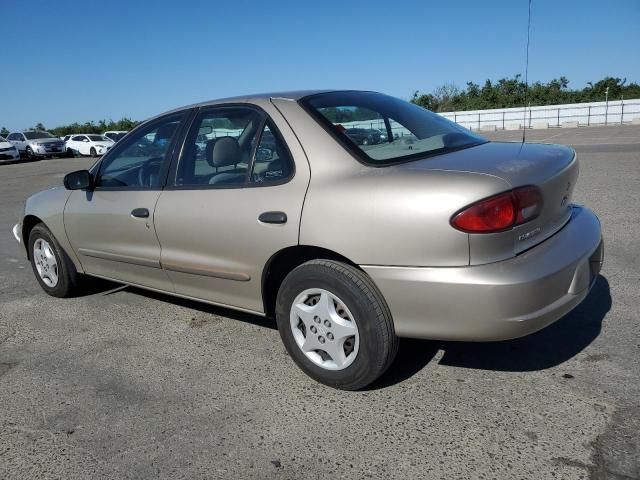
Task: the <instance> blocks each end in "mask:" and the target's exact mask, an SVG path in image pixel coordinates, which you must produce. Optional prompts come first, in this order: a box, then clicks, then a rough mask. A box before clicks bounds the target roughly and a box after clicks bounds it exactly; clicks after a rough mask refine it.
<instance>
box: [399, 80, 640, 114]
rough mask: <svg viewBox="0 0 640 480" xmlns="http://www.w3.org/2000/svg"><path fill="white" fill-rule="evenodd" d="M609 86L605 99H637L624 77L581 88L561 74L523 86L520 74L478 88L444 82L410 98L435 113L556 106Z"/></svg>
mask: <svg viewBox="0 0 640 480" xmlns="http://www.w3.org/2000/svg"><path fill="white" fill-rule="evenodd" d="M607 88H609V99H611V100H613V99H616V100H617V99H620V98H622V97H624V98H625V99H631V98H640V85H638V84H637V83H627V81H626V79H624V78H617V77H605V78H603V79H602V80H599V81H597V82H595V83H589V84H588V85H587V87H585V88H583V89H581V90H572V89H571V88H569V79H568V78H567V77H565V76H560V77H558V78H554V79H552V80H550V81H549V82H547V83H542V82H534V83H532V84H530V85H529V86H528V88H527V86H526V85H525V83H524V82H523V81H522V77H521V76H520V75H514V76H513V77H511V78H501V79H498V80H497V81H495V82H494V81H491V80H490V79H488V80H486V81H485V83H484V84H483V85H482V87H481V86H480V85H478V84H476V83H473V82H467V84H466V87H465V88H464V89H459V88H457V87H456V86H455V85H452V84H445V85H443V86H440V87H437V88H435V89H434V90H433V92H431V93H421V92H420V91H416V92H415V93H414V94H413V97H412V98H411V101H412V102H413V103H415V104H417V105H420V106H422V107H425V108H428V109H429V110H433V111H436V112H445V111H459V110H483V109H488V108H507V107H521V106H523V105H524V104H525V92H526V103H528V104H531V105H558V104H563V103H580V102H593V101H603V100H604V99H605V92H606V91H607Z"/></svg>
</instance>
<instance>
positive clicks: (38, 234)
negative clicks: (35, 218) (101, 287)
mask: <svg viewBox="0 0 640 480" xmlns="http://www.w3.org/2000/svg"><path fill="white" fill-rule="evenodd" d="M36 242H38V245H37V246H36ZM47 247H48V248H47ZM36 248H38V251H36V252H35V254H34V250H36ZM47 253H49V255H46V254H47ZM51 256H53V258H54V260H55V269H54V268H53V266H52V265H53V263H52V261H51V260H50V258H51ZM29 258H30V259H31V267H32V268H33V273H34V274H35V276H36V280H38V283H39V284H40V286H41V287H42V289H43V290H44V291H45V292H46V293H48V294H49V295H51V296H53V297H59V298H64V297H72V296H74V295H75V294H76V293H77V292H78V291H79V288H78V278H79V275H78V272H77V271H76V268H75V266H74V265H73V262H72V261H71V259H70V258H69V257H68V256H67V254H66V253H65V251H64V250H63V249H62V248H61V247H60V245H59V244H58V242H57V240H56V239H55V237H54V236H53V235H52V234H51V232H50V231H49V229H48V228H47V227H46V226H45V225H44V224H43V223H39V224H37V225H36V226H35V227H33V229H31V233H30V234H29ZM46 259H49V261H48V262H47V261H46ZM45 263H46V264H47V265H46V267H45V265H44V264H45ZM38 264H40V265H38ZM39 268H40V269H43V268H47V270H48V272H46V274H48V275H49V277H48V281H47V277H46V276H45V277H44V278H43V275H42V274H41V273H40V272H39V271H38V269H39ZM54 271H55V276H56V277H57V281H56V282H55V284H52V283H53V282H52V281H51V279H52V278H51V277H52V275H53V273H51V272H54ZM46 274H45V275H46Z"/></svg>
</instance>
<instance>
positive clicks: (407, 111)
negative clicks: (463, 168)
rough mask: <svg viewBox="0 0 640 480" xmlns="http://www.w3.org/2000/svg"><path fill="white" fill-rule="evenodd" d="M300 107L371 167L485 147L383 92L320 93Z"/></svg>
mask: <svg viewBox="0 0 640 480" xmlns="http://www.w3.org/2000/svg"><path fill="white" fill-rule="evenodd" d="M300 103H301V104H302V106H303V107H304V108H306V110H307V111H308V112H309V113H310V114H311V115H312V116H313V117H314V118H316V120H318V122H320V124H321V125H322V126H324V127H325V128H326V129H327V130H328V131H329V132H330V133H331V134H332V135H334V136H335V137H336V139H337V140H338V141H339V142H340V143H342V144H343V145H344V146H345V147H346V148H347V149H349V150H350V151H351V152H353V153H354V154H355V155H356V156H357V157H358V158H359V159H360V160H361V161H363V162H364V163H366V164H369V165H374V166H382V165H388V164H393V163H400V162H404V161H408V160H412V159H418V158H423V157H428V156H432V155H437V154H442V153H447V152H449V151H453V150H459V149H461V148H467V147H471V146H474V145H479V144H481V143H485V142H486V140H485V139H484V138H482V137H480V136H478V135H475V134H473V133H471V132H469V131H468V130H467V129H465V128H463V127H461V126H459V125H457V124H456V123H453V122H451V121H449V120H447V119H445V118H444V117H442V116H440V115H437V114H435V113H433V112H430V111H428V110H426V109H424V108H422V107H419V106H417V105H414V104H412V103H409V102H405V101H402V100H399V99H397V98H393V97H389V96H387V95H382V94H380V93H373V92H331V93H321V94H317V95H312V96H309V97H306V98H304V99H302V100H301V101H300Z"/></svg>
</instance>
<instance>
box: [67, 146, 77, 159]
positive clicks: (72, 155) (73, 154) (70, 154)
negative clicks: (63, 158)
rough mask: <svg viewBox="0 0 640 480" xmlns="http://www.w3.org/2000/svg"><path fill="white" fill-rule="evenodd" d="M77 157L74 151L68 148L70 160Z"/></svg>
mask: <svg viewBox="0 0 640 480" xmlns="http://www.w3.org/2000/svg"><path fill="white" fill-rule="evenodd" d="M75 156H76V154H75V153H73V150H71V149H70V148H67V157H68V158H73V157H75Z"/></svg>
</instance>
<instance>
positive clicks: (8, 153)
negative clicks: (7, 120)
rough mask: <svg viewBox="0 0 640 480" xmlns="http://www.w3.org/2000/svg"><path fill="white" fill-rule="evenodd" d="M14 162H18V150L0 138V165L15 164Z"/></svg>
mask: <svg viewBox="0 0 640 480" xmlns="http://www.w3.org/2000/svg"><path fill="white" fill-rule="evenodd" d="M16 160H20V152H19V151H18V149H17V148H16V147H15V146H14V145H13V144H12V143H9V142H8V141H7V140H6V139H5V138H4V137H0V163H4V162H15V161H16Z"/></svg>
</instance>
